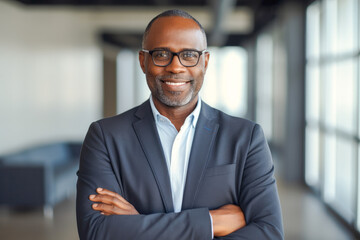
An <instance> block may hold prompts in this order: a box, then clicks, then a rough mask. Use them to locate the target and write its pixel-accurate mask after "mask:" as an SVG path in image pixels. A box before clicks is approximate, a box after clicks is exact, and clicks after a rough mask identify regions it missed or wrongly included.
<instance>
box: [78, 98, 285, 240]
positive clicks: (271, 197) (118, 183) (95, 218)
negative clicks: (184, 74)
mask: <svg viewBox="0 0 360 240" xmlns="http://www.w3.org/2000/svg"><path fill="white" fill-rule="evenodd" d="M97 187H103V188H106V189H109V190H111V191H115V192H117V193H119V194H120V195H121V196H123V197H124V198H125V199H127V200H128V201H129V202H130V203H131V204H133V205H134V207H135V208H136V209H137V210H138V212H139V213H140V215H131V216H128V215H112V216H103V215H101V214H100V213H99V212H97V211H94V210H93V209H92V208H91V204H92V202H91V201H90V200H89V199H88V197H89V195H90V194H94V193H95V190H96V188H97ZM225 204H237V205H239V206H240V207H241V209H242V210H243V211H244V214H245V218H246V222H247V225H246V227H244V228H242V229H240V230H238V231H236V232H234V233H232V234H230V235H228V236H226V237H223V238H222V239H256V240H258V239H261V240H263V239H283V227H282V216H281V210H280V204H279V199H278V193H277V188H276V183H275V178H274V167H273V162H272V159H271V155H270V151H269V148H268V145H267V143H266V140H265V138H264V134H263V132H262V130H261V128H260V126H259V125H257V124H255V123H253V122H251V121H248V120H245V119H241V118H235V117H231V116H229V115H227V114H225V113H223V112H220V111H218V110H215V109H213V108H211V107H209V106H208V105H207V104H205V103H204V102H203V103H202V107H201V112H200V116H199V120H198V123H197V126H196V130H195V136H194V140H193V145H192V150H191V154H190V160H189V167H188V173H187V178H186V185H185V190H184V197H183V204H182V211H181V212H180V213H174V212H173V203H172V195H171V187H170V178H169V173H168V170H167V166H166V162H165V157H164V154H163V150H162V147H161V143H160V139H159V135H158V133H157V129H156V125H155V121H154V117H153V114H152V111H151V108H150V103H149V101H146V102H145V103H143V104H142V105H140V106H138V107H136V108H133V109H131V110H129V111H127V112H125V113H123V114H120V115H117V116H114V117H111V118H106V119H102V120H100V121H97V122H94V123H92V124H91V126H90V128H89V131H88V133H87V135H86V138H85V140H84V143H83V147H82V151H81V160H80V168H79V172H78V183H77V206H76V208H77V209H76V213H77V223H78V231H79V236H80V238H81V239H102V240H105V239H146V240H149V239H157V240H160V239H164V240H170V239H176V240H178V239H186V240H190V239H196V240H200V239H211V222H210V217H209V209H216V208H219V207H221V206H223V205H225Z"/></svg>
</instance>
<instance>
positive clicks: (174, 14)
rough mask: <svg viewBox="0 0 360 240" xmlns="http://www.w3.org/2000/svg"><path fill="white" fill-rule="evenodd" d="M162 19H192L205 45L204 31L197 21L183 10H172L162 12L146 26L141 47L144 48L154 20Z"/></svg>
mask: <svg viewBox="0 0 360 240" xmlns="http://www.w3.org/2000/svg"><path fill="white" fill-rule="evenodd" d="M162 17H183V18H187V19H192V20H193V21H194V22H195V23H196V24H197V25H198V26H199V28H200V30H201V32H202V33H203V35H204V39H205V44H207V41H206V33H205V29H204V28H203V26H202V25H201V24H200V23H199V21H198V20H196V19H195V18H194V17H193V16H191V15H190V14H189V13H187V12H185V11H183V10H179V9H172V10H167V11H164V12H162V13H160V14H159V15H157V16H156V17H154V18H153V19H152V20H151V21H150V22H149V24H148V25H147V27H146V28H145V32H144V34H143V38H142V47H144V44H145V40H146V38H147V35H148V34H149V32H150V28H151V26H152V24H153V23H154V22H155V20H156V19H158V18H162Z"/></svg>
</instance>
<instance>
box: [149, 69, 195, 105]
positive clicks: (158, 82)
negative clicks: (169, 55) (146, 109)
mask: <svg viewBox="0 0 360 240" xmlns="http://www.w3.org/2000/svg"><path fill="white" fill-rule="evenodd" d="M168 78H171V79H181V80H186V81H190V82H189V83H186V84H190V90H189V92H187V94H186V96H184V97H183V96H182V92H178V91H171V92H167V93H168V95H166V94H165V93H164V90H163V88H162V84H163V79H168ZM152 94H153V95H154V97H156V98H157V99H158V100H159V101H160V102H161V103H163V104H165V105H166V106H168V107H181V106H185V105H186V104H188V103H189V102H190V101H191V100H192V99H194V97H195V96H196V94H197V92H196V91H195V84H194V79H192V78H189V77H185V78H184V77H179V76H177V75H171V76H156V77H155V89H154V92H153V93H152Z"/></svg>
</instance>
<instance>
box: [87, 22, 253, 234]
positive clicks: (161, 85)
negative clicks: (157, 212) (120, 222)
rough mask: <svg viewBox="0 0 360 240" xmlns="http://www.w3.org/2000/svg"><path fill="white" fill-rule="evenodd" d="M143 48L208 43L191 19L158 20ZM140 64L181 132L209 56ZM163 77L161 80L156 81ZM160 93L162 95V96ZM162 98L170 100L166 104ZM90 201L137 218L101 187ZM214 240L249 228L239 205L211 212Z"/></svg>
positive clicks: (146, 59)
mask: <svg viewBox="0 0 360 240" xmlns="http://www.w3.org/2000/svg"><path fill="white" fill-rule="evenodd" d="M143 48H144V49H147V50H152V49H155V48H166V49H169V50H171V51H173V52H179V51H181V50H184V49H196V50H199V51H202V50H204V49H206V40H205V37H204V35H203V33H202V32H201V30H200V28H199V26H198V25H197V24H196V23H195V22H194V21H193V20H191V19H185V18H182V17H163V18H159V19H157V20H156V21H155V22H154V23H153V25H152V27H151V29H150V31H149V34H148V36H147V38H146V39H145V41H144V46H143ZM139 61H140V65H141V68H142V70H143V72H144V73H145V74H146V79H147V84H148V86H149V89H150V91H151V93H152V97H153V101H154V104H155V106H156V108H157V110H158V111H159V112H160V113H161V114H162V115H164V116H165V117H167V118H168V119H169V120H170V121H171V122H172V123H173V124H174V126H175V128H176V129H177V130H178V131H179V130H180V128H181V126H182V125H183V124H184V121H185V119H186V117H187V116H188V115H189V114H191V112H192V111H193V110H194V109H195V107H196V104H197V101H198V92H199V91H200V89H201V86H202V84H203V80H204V75H205V72H206V69H207V65H208V61H209V53H205V54H203V55H202V56H201V57H200V60H199V63H198V65H196V66H195V67H184V66H183V65H181V63H180V61H179V59H178V58H177V57H174V58H173V61H172V63H171V64H170V65H168V66H167V67H158V66H155V65H154V64H153V62H152V59H151V56H150V55H149V54H148V53H144V52H140V53H139ZM159 76H160V79H157V78H158V77H159ZM159 92H160V93H159ZM163 99H167V102H165V101H164V100H163ZM96 192H97V194H94V195H90V196H89V199H90V200H91V201H93V202H95V203H94V204H93V205H92V208H93V209H94V210H96V211H99V212H100V213H101V214H103V215H105V216H108V215H136V214H140V213H139V212H138V211H137V210H136V209H135V207H134V206H133V205H132V204H131V203H129V202H128V201H126V200H125V199H124V198H123V197H122V196H120V195H119V194H118V193H115V192H112V191H109V190H107V189H102V188H98V189H97V190H96ZM210 214H211V217H212V219H213V231H214V236H215V237H221V236H226V235H228V234H230V233H232V232H234V231H236V230H238V229H240V228H242V227H244V226H245V225H246V222H245V216H244V214H243V212H242V210H241V209H240V207H239V206H237V205H234V204H227V205H224V206H222V207H220V208H218V209H215V210H210Z"/></svg>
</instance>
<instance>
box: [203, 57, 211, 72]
mask: <svg viewBox="0 0 360 240" xmlns="http://www.w3.org/2000/svg"><path fill="white" fill-rule="evenodd" d="M209 59H210V52H205V53H204V61H205V62H204V67H205V72H206V70H207V67H208V63H209Z"/></svg>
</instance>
